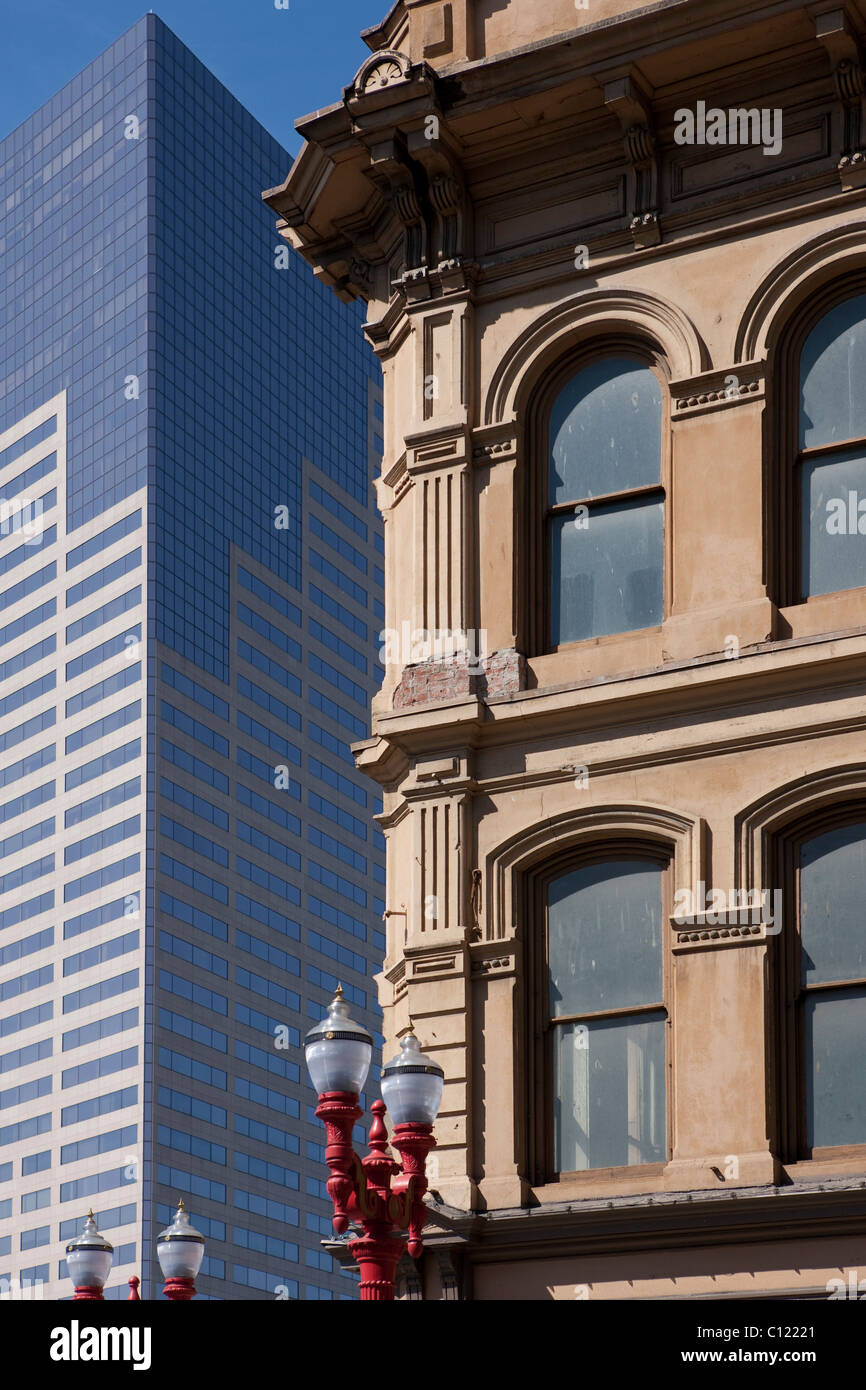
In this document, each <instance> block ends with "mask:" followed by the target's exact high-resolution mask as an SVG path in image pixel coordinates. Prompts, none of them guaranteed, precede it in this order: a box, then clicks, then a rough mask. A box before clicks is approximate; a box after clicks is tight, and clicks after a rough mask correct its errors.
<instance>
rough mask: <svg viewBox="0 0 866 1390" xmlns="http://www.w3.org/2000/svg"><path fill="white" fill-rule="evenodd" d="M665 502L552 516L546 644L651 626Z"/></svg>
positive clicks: (659, 595) (658, 601)
mask: <svg viewBox="0 0 866 1390" xmlns="http://www.w3.org/2000/svg"><path fill="white" fill-rule="evenodd" d="M663 539H664V504H663V503H662V502H661V501H657V502H655V501H653V502H624V503H619V504H617V505H613V506H605V507H592V508H590V509H589V511H588V513H587V514H585V515H584V516H583V517H580V516H571V515H568V516H562V517H556V518H555V519H554V522H553V528H552V537H551V542H552V544H551V551H552V564H553V584H552V593H551V641H552V644H553V645H554V646H555V647H556V646H561V645H563V644H564V643H566V642H580V641H582V640H583V639H584V638H587V637H601V636H604V635H605V634H606V633H614V632H631V631H634V630H636V629H638V628H642V627H656V626H657V625H658V624H659V623H661V621H662V619H663V617H664V610H663V565H664V553H663Z"/></svg>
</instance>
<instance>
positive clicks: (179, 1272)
mask: <svg viewBox="0 0 866 1390" xmlns="http://www.w3.org/2000/svg"><path fill="white" fill-rule="evenodd" d="M156 1254H157V1259H158V1260H159V1267H160V1269H161V1270H162V1275H163V1278H164V1279H192V1280H195V1277H196V1275H197V1274H198V1272H199V1270H200V1269H201V1262H202V1260H203V1259H204V1236H203V1235H202V1233H201V1231H197V1230H196V1229H195V1227H194V1226H191V1225H190V1220H189V1212H188V1211H187V1210H186V1208H185V1207H184V1204H183V1202H179V1203H178V1208H177V1211H176V1212H175V1214H174V1220H173V1221H172V1223H171V1225H170V1226H167V1227H166V1229H165V1230H164V1231H161V1232H160V1234H159V1235H158V1236H157V1238H156Z"/></svg>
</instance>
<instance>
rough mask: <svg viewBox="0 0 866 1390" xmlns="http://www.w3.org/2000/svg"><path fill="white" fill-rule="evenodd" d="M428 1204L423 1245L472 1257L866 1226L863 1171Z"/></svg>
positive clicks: (845, 1231) (798, 1236)
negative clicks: (684, 1188)
mask: <svg viewBox="0 0 866 1390" xmlns="http://www.w3.org/2000/svg"><path fill="white" fill-rule="evenodd" d="M427 1205H428V1224H427V1226H426V1227H425V1230H424V1243H425V1245H426V1246H427V1247H428V1248H430V1249H432V1248H434V1247H435V1246H436V1245H457V1246H464V1247H469V1248H470V1249H471V1258H472V1260H473V1263H478V1264H481V1263H487V1262H492V1261H498V1260H504V1259H510V1258H514V1257H519V1258H521V1259H533V1258H534V1259H539V1258H546V1259H561V1258H562V1257H563V1256H564V1255H583V1254H592V1255H601V1254H613V1253H617V1252H627V1251H638V1250H652V1249H657V1248H658V1247H659V1246H663V1247H664V1248H665V1249H686V1248H689V1247H692V1246H696V1245H714V1244H724V1245H740V1244H753V1243H759V1242H761V1243H764V1242H767V1241H802V1240H803V1239H804V1236H805V1235H807V1234H808V1236H809V1238H810V1239H813V1238H820V1237H828V1236H829V1237H834V1236H842V1235H848V1236H851V1235H860V1234H866V1180H857V1181H854V1182H852V1181H851V1180H850V1179H845V1180H837V1181H828V1182H825V1183H809V1184H802V1185H801V1184H792V1185H791V1186H785V1187H759V1188H742V1187H740V1188H731V1189H730V1191H727V1192H712V1193H706V1194H705V1193H702V1192H695V1191H692V1192H673V1193H667V1192H665V1193H653V1194H647V1195H644V1196H640V1197H614V1198H609V1199H603V1200H598V1199H593V1200H588V1201H570V1202H545V1203H543V1204H541V1205H539V1206H535V1207H515V1208H510V1209H506V1210H494V1211H490V1212H483V1213H482V1212H461V1211H458V1210H457V1209H455V1208H453V1207H447V1206H445V1205H444V1204H439V1203H436V1202H433V1201H430V1200H429V1198H428V1204H427ZM437 1228H438V1229H437Z"/></svg>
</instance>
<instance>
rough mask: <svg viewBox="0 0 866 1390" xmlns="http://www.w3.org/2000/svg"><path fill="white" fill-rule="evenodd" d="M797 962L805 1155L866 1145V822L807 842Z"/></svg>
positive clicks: (802, 852)
mask: <svg viewBox="0 0 866 1390" xmlns="http://www.w3.org/2000/svg"><path fill="white" fill-rule="evenodd" d="M796 861H797V862H796V867H797V880H798V881H797V899H798V917H799V933H798V935H799V941H798V944H797V947H796V949H795V951H794V952H793V955H794V960H793V961H792V962H791V964H792V965H793V969H792V971H791V975H792V979H791V982H790V983H791V989H790V997H791V999H792V1003H793V1007H794V1010H795V1012H796V1019H795V1029H796V1034H797V1041H798V1049H797V1051H798V1053H799V1071H800V1087H799V1090H800V1107H799V1109H800V1126H799V1129H800V1142H799V1145H798V1148H799V1151H800V1153H805V1154H812V1153H813V1152H814V1151H815V1150H821V1149H825V1148H837V1147H839V1146H841V1145H845V1144H866V1065H864V1058H866V820H860V821H857V822H855V823H853V824H848V825H841V826H836V827H835V828H834V829H831V830H828V831H826V832H825V833H823V834H820V835H815V836H813V837H812V838H811V839H808V840H805V841H801V842H800V844H799V847H798V853H797V855H796Z"/></svg>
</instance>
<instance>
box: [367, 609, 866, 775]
mask: <svg viewBox="0 0 866 1390" xmlns="http://www.w3.org/2000/svg"><path fill="white" fill-rule="evenodd" d="M684 676H685V677H687V679H684ZM846 687H853V688H854V689H855V690H856V691H858V692H859V691H860V690H861V689H864V688H866V634H863V633H862V632H861V633H858V634H856V635H854V636H850V635H849V636H845V637H836V638H829V637H828V638H821V639H819V640H817V641H816V640H807V641H804V642H802V643H792V642H785V643H776V644H772V645H771V646H768V647H767V648H761V649H759V650H756V651H754V652H751V653H749V652H744V653H741V655H740V657H739V658H738V660H737V661H727V660H724V659H718V660H716V659H710V660H707V659H699V660H698V661H695V662H686V663H678V664H677V665H676V667H675V668H673V669H670V668H669V669H665V668H661V669H658V670H655V671H646V672H641V673H636V674H632V675H625V676H616V677H603V678H600V679H598V680H594V681H591V682H583V683H570V684H567V685H562V686H557V687H546V688H544V689H538V690H524V691H520V692H519V693H517V694H515V695H510V696H500V697H498V698H496V699H491V700H488V701H487V702H486V704H485V703H484V702H482V701H480V700H478V699H477V698H474V697H473V698H472V699H467V700H461V701H455V702H452V703H450V704H449V703H444V702H443V703H442V704H437V705H428V706H421V707H419V708H416V709H413V710H411V711H407V710H397V711H393V712H388V713H380V714H379V715H378V716H377V717H376V719H375V733H376V735H377V736H378V738H379V739H381V740H382V742H383V744H389V745H395V746H397V747H399V748H401V749H402V750H403V752H404V754H405V755H406V756H407V757H411V756H414V755H416V754H417V753H419V752H431V753H432V752H434V751H438V750H444V749H448V748H452V747H453V746H454V745H455V743H456V742H459V743H460V745H461V746H463V747H466V748H476V749H481V748H485V747H501V746H504V745H507V744H511V743H516V744H528V743H530V742H534V741H538V740H542V739H550V738H554V737H557V736H562V737H567V738H569V739H571V740H574V739H575V738H578V739H583V740H586V741H588V740H590V739H591V738H593V737H594V736H595V735H597V734H600V733H602V732H603V731H604V730H605V729H610V728H611V727H614V726H615V727H617V728H621V729H624V730H627V729H628V727H629V726H632V727H638V726H639V727H642V728H644V727H645V726H646V725H647V724H654V725H657V726H658V727H659V728H668V727H670V728H673V727H674V726H676V727H677V728H682V729H685V730H686V731H688V730H689V729H690V728H691V721H692V720H693V718H694V717H695V716H697V715H699V714H705V713H706V712H707V711H712V712H713V713H714V714H716V715H718V717H719V723H720V724H722V723H724V724H725V732H724V734H723V735H722V736H719V737H716V738H715V739H713V740H712V741H710V740H709V739H704V740H703V741H701V740H700V739H698V740H697V741H695V742H694V744H693V745H692V744H687V745H686V746H685V747H681V746H680V744H679V743H677V745H676V747H673V746H672V747H671V748H670V749H669V750H663V749H660V748H659V749H653V750H651V751H649V752H647V753H642V752H635V751H632V752H630V753H629V754H628V761H630V762H631V761H633V762H634V763H635V765H638V764H640V763H642V762H643V761H644V760H645V759H648V760H649V761H650V762H652V763H655V762H659V761H671V760H681V759H682V758H683V757H704V756H707V755H708V754H709V753H712V752H715V751H719V752H722V751H724V752H732V751H736V750H737V749H740V748H749V747H752V748H753V747H757V746H761V745H762V744H766V745H770V744H777V743H788V742H793V741H796V740H797V739H798V738H816V737H820V736H821V735H822V734H823V733H825V732H826V733H828V734H829V733H840V732H844V731H846V730H858V729H862V728H866V706H864V710H863V714H862V715H860V716H857V717H856V718H849V719H847V720H842V721H840V718H839V715H838V713H837V714H836V716H835V717H829V718H828V719H827V720H820V721H817V722H816V721H815V719H814V713H812V714H811V715H810V716H809V717H806V716H805V715H804V723H803V726H802V728H801V729H799V730H798V729H797V728H793V729H791V728H789V727H788V726H787V725H785V726H784V727H774V728H773V729H771V730H767V731H763V732H762V731H759V732H757V733H755V734H753V735H750V734H748V733H744V732H743V730H742V729H741V728H739V727H738V726H736V727H735V725H734V723H733V722H732V721H733V720H734V719H735V717H736V716H741V715H742V714H743V713H744V712H748V711H749V710H752V711H758V712H759V711H761V709H767V708H773V707H774V706H777V705H778V704H779V702H780V701H783V702H784V705H785V707H786V708H790V707H791V706H792V704H793V703H794V702H795V701H797V700H798V699H804V700H807V699H808V697H809V696H810V695H814V696H816V697H817V696H819V695H821V696H826V694H827V692H837V693H838V695H839V698H840V699H841V698H844V693H845V688H846ZM575 697H578V698H575ZM615 765H616V766H619V764H615ZM600 767H601V765H600V764H594V769H595V771H596V772H597V771H598V770H599V769H600ZM373 775H375V774H373ZM514 775H515V777H516V778H517V781H516V783H515V785H520V786H525V785H526V784H527V780H526V777H527V775H526V774H525V773H522V772H521V773H519V774H517V773H515V774H514ZM531 775H532V776H538V777H539V778H541V779H542V780H544V781H546V780H549V779H550V777H551V776H553V777H556V776H558V775H559V776H561V777H562V778H563V779H564V778H565V777H566V776H570V777H573V775H574V771H573V769H571V770H570V771H568V770H567V769H565V768H562V767H560V768H559V769H557V768H556V767H554V768H551V769H549V770H544V771H541V770H539V772H538V773H537V774H536V773H533V774H531Z"/></svg>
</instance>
